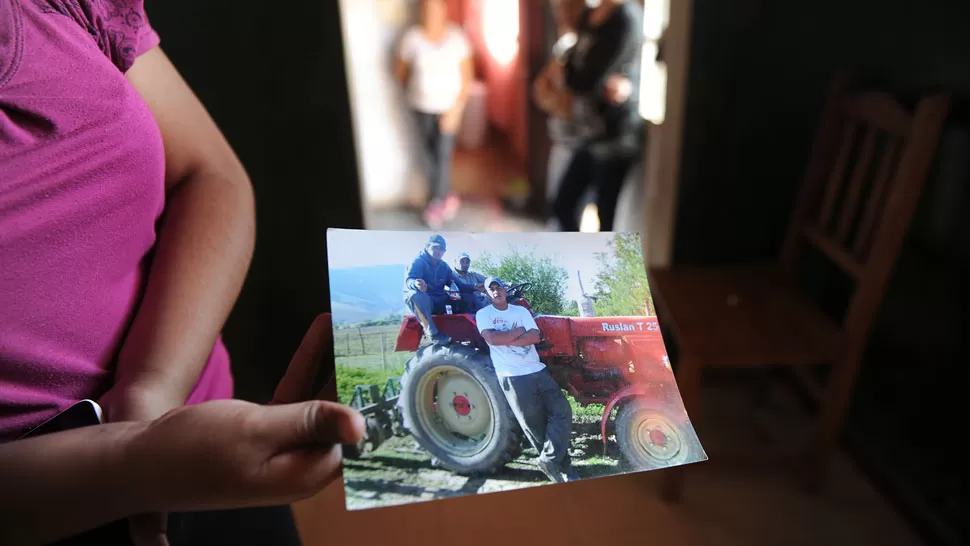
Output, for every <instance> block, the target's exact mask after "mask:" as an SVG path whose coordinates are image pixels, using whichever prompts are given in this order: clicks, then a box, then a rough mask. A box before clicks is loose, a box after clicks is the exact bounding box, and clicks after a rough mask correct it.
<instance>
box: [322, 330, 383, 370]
mask: <svg viewBox="0 0 970 546" xmlns="http://www.w3.org/2000/svg"><path fill="white" fill-rule="evenodd" d="M398 330H399V327H398V326H372V327H366V328H343V329H340V330H336V331H335V332H334V336H333V349H334V356H335V357H338V358H342V357H343V358H346V357H358V358H354V359H353V360H354V361H356V362H359V363H361V364H364V363H368V364H372V365H373V364H379V365H380V367H381V368H382V369H385V370H386V369H388V367H389V366H391V367H393V366H395V365H397V363H398V361H399V360H400V356H398V355H396V354H395V353H394V344H395V341H396V340H397V334H398ZM360 357H369V358H360Z"/></svg>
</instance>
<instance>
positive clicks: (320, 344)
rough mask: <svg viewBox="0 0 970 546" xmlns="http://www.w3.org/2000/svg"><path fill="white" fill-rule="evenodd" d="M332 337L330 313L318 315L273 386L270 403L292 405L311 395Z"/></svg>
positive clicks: (328, 363) (328, 364)
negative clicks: (273, 391) (284, 372)
mask: <svg viewBox="0 0 970 546" xmlns="http://www.w3.org/2000/svg"><path fill="white" fill-rule="evenodd" d="M332 338H333V320H332V317H331V315H330V313H324V314H322V315H319V316H317V318H316V319H315V320H314V321H313V324H312V325H311V326H310V329H309V330H307V333H306V335H305V336H303V341H302V342H301V343H300V346H299V347H298V348H297V350H296V353H295V354H294V355H293V359H292V360H290V364H289V366H287V368H286V374H285V375H284V376H283V379H282V380H280V383H279V385H277V386H276V392H275V393H274V395H273V402H272V403H273V404H291V403H294V402H302V401H304V400H309V399H311V398H312V396H313V385H314V380H315V379H316V377H317V374H319V373H320V364H321V362H323V361H324V359H325V357H326V356H327V354H328V353H329V352H330V350H331V340H332ZM326 364H327V366H329V367H332V365H333V363H332V362H327V363H326Z"/></svg>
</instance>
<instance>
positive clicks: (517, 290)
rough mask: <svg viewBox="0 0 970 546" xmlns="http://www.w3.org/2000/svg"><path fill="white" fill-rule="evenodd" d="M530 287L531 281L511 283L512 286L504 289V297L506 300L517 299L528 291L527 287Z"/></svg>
mask: <svg viewBox="0 0 970 546" xmlns="http://www.w3.org/2000/svg"><path fill="white" fill-rule="evenodd" d="M531 288H532V283H531V282H525V283H522V284H513V285H512V286H510V287H509V289H508V290H506V291H505V294H506V296H505V297H506V299H508V300H516V299H519V298H521V297H522V296H524V295H525V293H526V292H528V291H529V289H531Z"/></svg>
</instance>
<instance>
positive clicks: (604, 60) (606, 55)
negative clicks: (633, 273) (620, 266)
mask: <svg viewBox="0 0 970 546" xmlns="http://www.w3.org/2000/svg"><path fill="white" fill-rule="evenodd" d="M576 36H577V41H576V45H575V46H574V47H573V48H572V50H571V51H570V54H569V55H568V57H567V58H566V59H564V61H563V62H559V63H555V64H553V66H552V67H551V68H550V70H549V73H548V77H549V78H550V81H551V82H552V85H553V86H554V87H558V88H561V89H564V90H565V93H564V95H565V99H564V100H561V102H562V103H564V104H566V105H569V104H571V103H573V102H572V101H570V100H569V98H570V97H574V98H579V97H586V98H590V97H591V98H593V99H594V100H595V106H594V111H595V114H596V116H595V117H596V118H597V121H598V123H597V125H598V126H599V130H597V131H595V132H593V133H592V134H591V135H589V136H586V137H585V138H584V142H583V143H582V144H581V145H580V146H579V147H578V148H577V149H576V152H575V153H574V154H573V157H572V160H571V162H570V164H569V167H567V169H566V172H565V174H564V175H563V178H562V181H561V183H560V187H559V192H558V194H557V196H556V199H555V202H554V204H553V210H554V212H555V215H556V217H557V219H558V220H559V223H560V226H561V228H562V230H563V231H579V215H578V214H577V208H578V207H577V205H578V203H579V200H580V199H581V198H582V197H583V195H584V193H585V192H586V190H587V188H588V187H589V186H590V185H591V184H595V187H596V190H597V192H596V193H597V195H596V207H597V211H598V214H599V220H600V230H601V231H612V229H613V220H614V217H615V214H616V205H617V200H618V199H619V196H620V191H621V190H622V189H623V183H624V181H625V179H626V176H627V174H628V173H629V171H630V169H631V167H632V166H633V165H634V164H635V163H636V161H637V160H638V159H639V157H640V152H641V150H642V148H643V120H642V118H641V117H640V113H639V82H640V59H641V48H642V44H643V7H642V6H641V5H640V4H639V2H635V1H632V0H602V1H601V2H600V3H599V5H598V6H596V7H595V8H592V9H588V10H586V11H585V12H584V13H583V15H582V17H581V18H580V20H579V23H578V24H577V26H576ZM617 74H619V75H622V76H623V79H618V78H616V77H614V76H615V75H617ZM620 84H622V85H620ZM617 85H620V87H622V88H623V89H622V90H617V89H612V88H614V87H616V86H617ZM618 91H622V92H619V93H618ZM610 95H620V96H622V97H623V98H625V100H619V101H618V100H616V99H617V98H618V97H613V98H612V99H611V97H610Z"/></svg>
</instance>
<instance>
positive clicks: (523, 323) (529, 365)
mask: <svg viewBox="0 0 970 546" xmlns="http://www.w3.org/2000/svg"><path fill="white" fill-rule="evenodd" d="M485 289H486V290H487V292H488V296H489V297H490V298H491V300H492V304H491V305H489V306H488V307H485V308H483V309H481V310H480V311H478V313H477V314H476V315H475V321H476V322H477V324H478V331H479V332H481V334H482V337H483V338H485V342H486V343H488V348H489V352H490V353H491V358H492V366H493V367H494V368H495V374H496V375H498V380H499V384H501V385H502V390H503V391H505V398H506V400H508V401H509V405H510V406H511V407H512V412H513V413H514V414H515V418H516V419H517V420H518V421H519V426H521V427H522V431H523V432H525V435H526V437H527V438H528V439H529V443H531V444H532V447H534V448H535V449H536V451H538V452H539V460H538V465H539V468H540V469H541V470H542V472H543V473H544V474H545V475H546V476H548V477H549V479H550V480H552V481H553V482H555V483H562V482H567V481H574V480H577V479H579V477H578V476H577V475H576V473H575V471H574V470H573V469H572V466H571V464H570V458H569V437H570V434H571V433H572V423H573V412H572V408H571V407H570V406H569V401H568V400H566V396H565V395H564V394H563V392H562V389H561V388H560V387H559V385H558V384H557V383H556V381H555V380H554V379H553V378H552V375H550V374H549V370H547V369H546V366H545V364H543V363H542V362H540V361H539V353H537V352H536V348H535V344H536V343H539V341H540V335H539V327H538V326H537V325H536V321H535V319H533V318H532V313H530V312H529V310H528V309H526V308H525V307H522V306H521V305H509V302H508V299H507V294H506V291H505V283H503V282H502V280H501V279H498V278H496V277H489V278H487V279H486V280H485Z"/></svg>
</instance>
